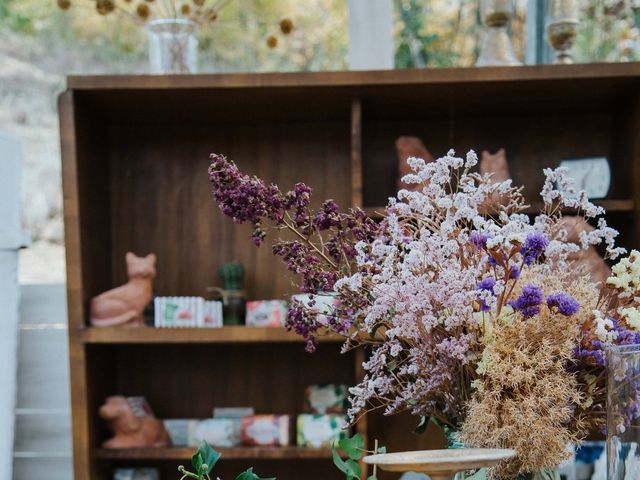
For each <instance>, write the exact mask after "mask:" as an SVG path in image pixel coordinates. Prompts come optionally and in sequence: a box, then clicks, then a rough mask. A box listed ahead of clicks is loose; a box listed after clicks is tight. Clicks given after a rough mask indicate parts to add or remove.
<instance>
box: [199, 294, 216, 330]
mask: <svg viewBox="0 0 640 480" xmlns="http://www.w3.org/2000/svg"><path fill="white" fill-rule="evenodd" d="M197 324H198V326H199V327H207V328H219V327H222V302H221V301H219V300H204V301H203V303H202V315H201V316H200V317H199V318H198V322H197Z"/></svg>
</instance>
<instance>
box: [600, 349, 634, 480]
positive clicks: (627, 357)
mask: <svg viewBox="0 0 640 480" xmlns="http://www.w3.org/2000/svg"><path fill="white" fill-rule="evenodd" d="M639 444H640V345H624V346H619V347H612V348H610V349H608V351H607V478H608V480H631V479H634V480H635V479H639V478H640V448H638V445H639Z"/></svg>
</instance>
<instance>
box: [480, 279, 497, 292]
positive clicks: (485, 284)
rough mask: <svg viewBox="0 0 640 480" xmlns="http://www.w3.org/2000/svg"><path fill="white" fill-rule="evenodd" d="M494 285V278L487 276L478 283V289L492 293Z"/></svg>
mask: <svg viewBox="0 0 640 480" xmlns="http://www.w3.org/2000/svg"><path fill="white" fill-rule="evenodd" d="M495 286H496V280H495V279H494V278H493V277H487V278H485V279H484V280H482V281H481V282H480V283H478V290H486V291H488V292H491V293H493V287H495Z"/></svg>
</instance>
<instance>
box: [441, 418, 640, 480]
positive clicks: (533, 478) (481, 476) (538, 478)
mask: <svg viewBox="0 0 640 480" xmlns="http://www.w3.org/2000/svg"><path fill="white" fill-rule="evenodd" d="M443 428H444V436H445V439H446V441H447V448H467V446H466V445H465V444H464V443H463V442H461V441H460V438H459V433H458V431H457V430H454V429H452V428H450V427H447V426H446V425H445V426H444V427H443ZM638 478H640V477H638ZM488 479H489V471H488V470H487V469H486V468H480V469H479V470H471V471H467V472H462V473H458V474H456V476H455V477H454V479H453V480H488ZM496 480H497V479H496ZM500 480H560V472H559V471H558V469H557V468H545V469H542V470H539V471H537V472H533V473H529V474H523V475H519V476H517V477H515V478H508V479H506V478H504V479H500Z"/></svg>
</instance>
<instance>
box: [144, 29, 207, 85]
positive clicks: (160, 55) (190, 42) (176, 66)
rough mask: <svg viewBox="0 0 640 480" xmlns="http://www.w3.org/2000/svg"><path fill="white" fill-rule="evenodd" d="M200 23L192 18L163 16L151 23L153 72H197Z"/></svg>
mask: <svg viewBox="0 0 640 480" xmlns="http://www.w3.org/2000/svg"><path fill="white" fill-rule="evenodd" d="M197 33H198V26H197V25H196V24H195V23H194V22H192V21H191V20H184V19H177V18H171V19H159V20H152V21H151V22H149V23H148V24H147V36H148V38H149V64H150V68H151V73H152V74H167V73H169V74H176V73H196V72H197V70H198V39H197V38H196V34H197Z"/></svg>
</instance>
